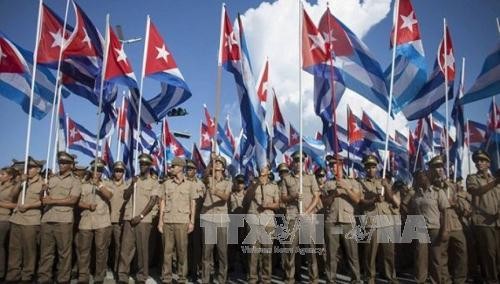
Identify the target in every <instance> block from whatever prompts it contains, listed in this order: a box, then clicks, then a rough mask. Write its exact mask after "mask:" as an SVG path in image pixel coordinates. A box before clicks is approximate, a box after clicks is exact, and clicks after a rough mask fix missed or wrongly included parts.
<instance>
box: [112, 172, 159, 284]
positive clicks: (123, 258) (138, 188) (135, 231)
mask: <svg viewBox="0 0 500 284" xmlns="http://www.w3.org/2000/svg"><path fill="white" fill-rule="evenodd" d="M131 186H134V185H131ZM160 194H161V189H160V184H159V183H158V181H157V180H155V179H153V177H151V176H150V175H147V176H140V177H139V178H138V179H137V182H136V184H135V197H134V196H132V197H130V199H128V200H127V203H126V205H125V214H124V218H123V220H124V224H123V232H122V244H121V250H120V263H119V265H118V278H119V280H120V281H121V282H128V278H129V271H130V264H131V262H132V259H133V258H134V254H135V253H136V251H137V265H138V271H137V280H138V281H140V282H145V281H146V280H147V279H148V277H149V248H148V244H149V235H150V234H151V222H152V220H153V216H152V215H153V214H152V212H149V213H148V214H146V215H144V216H142V217H143V218H142V219H141V221H140V223H139V224H137V225H135V226H132V224H131V222H130V221H131V220H132V219H133V218H134V217H135V216H139V215H140V214H141V212H142V210H144V208H146V205H147V204H148V202H149V200H150V198H152V197H158V196H159V195H160ZM134 201H135V206H136V207H135V216H132V215H133V213H134V212H132V211H133V203H134Z"/></svg>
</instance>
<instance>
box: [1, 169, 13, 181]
mask: <svg viewBox="0 0 500 284" xmlns="http://www.w3.org/2000/svg"><path fill="white" fill-rule="evenodd" d="M11 178H12V177H11V176H10V175H9V174H8V173H7V172H6V171H0V182H6V181H9V180H10V179H11Z"/></svg>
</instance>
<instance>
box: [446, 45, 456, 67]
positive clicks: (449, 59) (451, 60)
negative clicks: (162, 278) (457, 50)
mask: <svg viewBox="0 0 500 284" xmlns="http://www.w3.org/2000/svg"><path fill="white" fill-rule="evenodd" d="M445 64H446V66H445V67H449V68H450V69H451V70H455V66H454V64H455V57H454V56H453V49H450V53H448V54H446V59H445Z"/></svg>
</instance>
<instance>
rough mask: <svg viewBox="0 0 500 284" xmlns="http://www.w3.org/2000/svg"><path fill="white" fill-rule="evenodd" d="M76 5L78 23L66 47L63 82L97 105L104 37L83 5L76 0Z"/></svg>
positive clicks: (109, 99)
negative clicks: (79, 4)
mask: <svg viewBox="0 0 500 284" xmlns="http://www.w3.org/2000/svg"><path fill="white" fill-rule="evenodd" d="M73 7H74V10H75V15H76V17H75V18H76V25H75V30H74V31H73V33H72V34H71V36H70V37H69V39H68V40H67V42H66V44H65V46H64V52H63V57H64V61H63V63H62V66H61V71H62V73H63V84H64V86H66V88H68V89H69V90H70V91H72V92H73V93H74V94H76V95H78V96H80V97H83V98H84V99H87V100H88V101H90V102H91V103H92V104H94V105H95V106H98V105H99V88H100V78H101V70H102V62H103V46H104V40H103V38H102V36H101V34H100V33H99V31H98V30H97V28H96V27H95V26H94V24H93V23H92V22H91V21H90V19H89V17H88V16H87V15H86V14H85V12H84V11H83V10H82V9H81V8H80V6H78V4H76V3H75V2H73ZM107 95H108V94H107V93H105V94H104V97H103V101H105V102H110V101H112V99H111V98H108V97H107Z"/></svg>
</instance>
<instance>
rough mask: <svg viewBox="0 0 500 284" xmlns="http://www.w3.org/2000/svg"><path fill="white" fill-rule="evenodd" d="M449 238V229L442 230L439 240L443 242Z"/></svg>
mask: <svg viewBox="0 0 500 284" xmlns="http://www.w3.org/2000/svg"><path fill="white" fill-rule="evenodd" d="M449 239H450V235H449V233H448V231H444V232H441V234H440V235H439V240H440V241H441V242H443V243H444V242H446V241H448V240H449Z"/></svg>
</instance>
